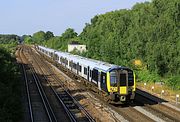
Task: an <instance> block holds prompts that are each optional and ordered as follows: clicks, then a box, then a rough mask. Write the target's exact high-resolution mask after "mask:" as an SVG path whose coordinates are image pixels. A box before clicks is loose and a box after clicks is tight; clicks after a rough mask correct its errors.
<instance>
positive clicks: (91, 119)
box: [34, 56, 95, 122]
mask: <svg viewBox="0 0 180 122" xmlns="http://www.w3.org/2000/svg"><path fill="white" fill-rule="evenodd" d="M34 59H35V61H36V62H37V63H38V64H39V62H38V61H37V60H36V57H35V56H34ZM41 64H42V65H43V66H44V67H48V69H49V70H48V71H49V73H52V71H51V69H50V67H49V66H48V65H45V62H43V61H42V62H41ZM38 66H39V65H38ZM39 68H40V69H41V71H42V72H44V71H43V70H42V68H41V67H40V66H39ZM44 77H45V79H46V81H47V82H48V83H49V84H50V87H51V89H52V90H53V92H54V93H55V94H56V97H57V98H58V100H59V101H60V102H61V104H62V105H63V107H64V109H65V111H66V113H67V114H68V116H69V117H70V119H71V120H72V121H73V122H76V121H77V120H76V117H75V116H74V114H73V113H72V112H71V111H70V110H69V109H68V107H67V106H66V104H64V102H63V100H62V99H61V98H60V96H59V95H60V94H58V93H57V92H56V91H55V90H54V88H53V87H52V84H51V83H50V82H49V81H48V80H47V77H46V76H44ZM53 78H54V79H55V80H56V81H57V82H58V84H59V85H60V86H61V88H62V89H63V90H64V91H65V92H66V93H67V95H68V97H70V98H71V99H72V101H73V103H74V104H75V105H76V106H77V107H78V108H79V110H80V111H81V112H82V113H83V114H84V115H85V117H86V118H87V119H88V121H90V122H95V120H94V119H93V118H92V117H91V115H90V114H89V113H88V112H87V111H86V110H85V109H84V108H83V107H82V106H81V105H80V104H79V103H78V102H77V100H76V99H75V98H74V97H73V96H72V95H71V94H70V93H69V92H68V91H67V90H66V89H65V88H64V86H63V84H62V83H60V82H59V78H57V76H53Z"/></svg>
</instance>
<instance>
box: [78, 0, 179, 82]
mask: <svg viewBox="0 0 180 122" xmlns="http://www.w3.org/2000/svg"><path fill="white" fill-rule="evenodd" d="M79 37H80V38H81V40H82V42H83V43H85V44H87V47H88V53H87V56H89V57H92V58H96V59H100V60H104V61H107V62H110V63H114V64H118V65H126V66H130V67H132V68H134V67H133V66H132V65H131V64H132V61H133V60H135V59H140V60H141V61H142V62H143V64H145V65H146V67H145V69H147V70H149V71H150V72H149V73H152V74H159V75H160V76H163V77H165V76H175V78H177V77H178V75H179V74H180V63H179V62H180V1H179V0H171V1H169V0H153V1H152V2H151V3H149V2H146V3H141V4H136V5H135V6H134V7H133V8H132V10H120V11H114V12H109V13H106V14H103V15H99V16H95V17H94V18H93V19H92V20H91V24H86V27H85V28H84V30H83V32H82V33H81V34H80V36H79ZM139 73H140V72H139ZM141 73H142V72H141ZM139 76H143V75H142V74H139ZM152 76H153V75H152ZM148 77H149V76H148ZM141 78H142V77H141ZM158 79H159V78H157V79H156V80H158ZM178 79H179V78H178ZM171 81H172V80H171ZM173 82H174V83H175V82H176V83H175V84H176V85H178V84H177V82H180V81H178V80H173Z"/></svg>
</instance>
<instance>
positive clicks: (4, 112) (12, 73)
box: [0, 44, 22, 122]
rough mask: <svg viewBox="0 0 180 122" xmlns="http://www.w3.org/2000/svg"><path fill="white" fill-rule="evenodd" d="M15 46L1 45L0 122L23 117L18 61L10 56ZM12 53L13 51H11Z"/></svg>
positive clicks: (8, 121)
mask: <svg viewBox="0 0 180 122" xmlns="http://www.w3.org/2000/svg"><path fill="white" fill-rule="evenodd" d="M14 46H15V45H14V44H10V45H2V44H1V45H0V67H1V70H0V121H1V122H15V121H18V120H19V119H20V117H21V114H22V112H21V110H22V109H21V108H22V106H21V87H20V86H21V85H20V82H19V81H20V80H19V79H20V74H19V71H18V67H17V65H16V64H15V62H16V60H15V58H13V57H12V56H11V54H10V48H11V47H14ZM5 47H6V48H5ZM11 51H12V50H11Z"/></svg>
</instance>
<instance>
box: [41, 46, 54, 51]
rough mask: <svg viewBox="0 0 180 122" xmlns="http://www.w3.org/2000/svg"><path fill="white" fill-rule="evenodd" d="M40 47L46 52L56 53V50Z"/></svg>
mask: <svg viewBox="0 0 180 122" xmlns="http://www.w3.org/2000/svg"><path fill="white" fill-rule="evenodd" d="M38 47H40V48H41V49H43V50H46V51H48V52H54V51H56V50H54V49H51V48H47V47H43V46H38Z"/></svg>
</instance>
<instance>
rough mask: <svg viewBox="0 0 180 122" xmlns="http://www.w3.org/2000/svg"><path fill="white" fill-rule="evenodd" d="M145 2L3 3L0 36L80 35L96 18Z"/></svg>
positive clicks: (11, 0) (50, 0)
mask: <svg viewBox="0 0 180 122" xmlns="http://www.w3.org/2000/svg"><path fill="white" fill-rule="evenodd" d="M145 1H150V0H2V1H1V2H0V34H17V35H24V34H29V35H32V34H33V33H35V32H37V31H40V30H42V31H45V32H46V31H52V32H53V33H54V34H55V35H57V36H59V35H61V34H62V33H63V32H64V31H65V30H66V29H67V28H73V29H74V30H75V31H76V32H77V33H81V32H82V30H83V28H84V27H85V23H90V20H91V18H93V17H94V16H95V15H99V14H104V13H106V12H110V11H114V10H120V9H131V7H132V6H133V5H135V4H136V3H137V2H139V3H141V2H145Z"/></svg>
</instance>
